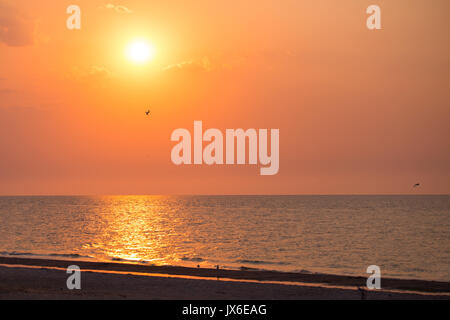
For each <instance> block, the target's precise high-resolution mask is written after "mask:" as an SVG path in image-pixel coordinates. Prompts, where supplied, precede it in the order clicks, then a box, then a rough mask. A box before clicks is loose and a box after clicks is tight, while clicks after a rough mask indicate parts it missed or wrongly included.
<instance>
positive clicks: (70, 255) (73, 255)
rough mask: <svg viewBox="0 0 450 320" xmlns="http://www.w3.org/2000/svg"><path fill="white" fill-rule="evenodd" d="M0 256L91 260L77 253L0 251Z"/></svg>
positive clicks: (89, 257)
mask: <svg viewBox="0 0 450 320" xmlns="http://www.w3.org/2000/svg"><path fill="white" fill-rule="evenodd" d="M0 255H2V256H31V257H42V258H45V257H62V258H75V259H79V258H88V259H93V257H91V256H82V255H80V254H78V253H47V254H45V253H42V254H41V253H31V252H17V251H12V252H10V251H1V252H0Z"/></svg>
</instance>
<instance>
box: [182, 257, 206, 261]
mask: <svg viewBox="0 0 450 320" xmlns="http://www.w3.org/2000/svg"><path fill="white" fill-rule="evenodd" d="M181 260H183V261H191V262H202V261H205V260H204V259H203V258H200V257H197V258H189V257H183V258H181Z"/></svg>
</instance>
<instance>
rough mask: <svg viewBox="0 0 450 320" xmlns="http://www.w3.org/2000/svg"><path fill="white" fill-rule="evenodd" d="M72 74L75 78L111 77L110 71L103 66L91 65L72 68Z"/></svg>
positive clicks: (98, 78)
mask: <svg viewBox="0 0 450 320" xmlns="http://www.w3.org/2000/svg"><path fill="white" fill-rule="evenodd" d="M72 76H73V77H74V78H76V79H82V80H83V79H87V78H89V79H92V80H107V79H110V78H112V77H113V74H112V72H111V71H109V70H108V69H107V68H106V67H104V66H92V67H90V68H80V67H73V68H72Z"/></svg>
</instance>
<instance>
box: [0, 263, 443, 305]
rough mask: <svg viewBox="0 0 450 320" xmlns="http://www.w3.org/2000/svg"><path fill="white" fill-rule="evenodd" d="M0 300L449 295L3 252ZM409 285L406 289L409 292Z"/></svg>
mask: <svg viewBox="0 0 450 320" xmlns="http://www.w3.org/2000/svg"><path fill="white" fill-rule="evenodd" d="M72 264H76V265H78V266H80V268H81V270H82V274H81V277H82V280H81V283H82V285H81V290H68V289H67V287H66V280H67V277H68V274H67V273H66V268H67V267H68V266H69V265H72ZM0 265H1V266H0V279H1V282H0V299H175V300H184V299H189V300H202V299H237V300H239V299H261V300H271V299H280V300H281V299H283V300H297V299H298V300H301V299H356V300H360V299H362V298H364V299H449V298H450V284H449V283H446V282H434V281H419V280H401V279H383V280H382V289H381V290H377V291H368V290H365V291H364V297H363V296H362V292H361V291H360V290H358V287H363V286H364V284H365V278H363V277H346V276H336V275H319V274H300V273H284V272H274V271H252V270H219V271H218V270H215V269H204V268H201V269H197V268H186V267H171V266H145V265H137V264H125V263H109V262H106V263H103V262H87V261H69V260H44V259H27V258H10V257H0ZM405 290H407V292H406V291H405Z"/></svg>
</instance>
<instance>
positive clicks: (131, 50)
mask: <svg viewBox="0 0 450 320" xmlns="http://www.w3.org/2000/svg"><path fill="white" fill-rule="evenodd" d="M126 54H127V56H128V59H130V60H131V61H133V62H135V63H145V62H147V61H149V60H151V59H152V58H153V56H154V55H155V48H154V47H153V46H152V45H151V44H150V43H148V42H147V41H144V40H138V41H134V42H132V43H130V44H129V45H128V47H127V50H126Z"/></svg>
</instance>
